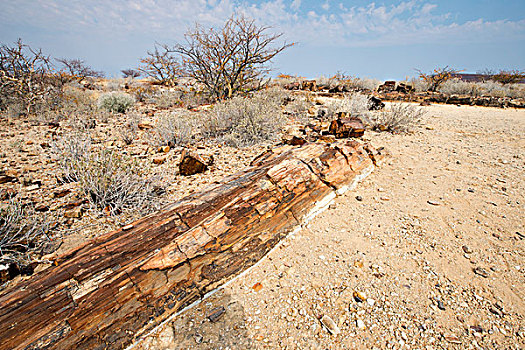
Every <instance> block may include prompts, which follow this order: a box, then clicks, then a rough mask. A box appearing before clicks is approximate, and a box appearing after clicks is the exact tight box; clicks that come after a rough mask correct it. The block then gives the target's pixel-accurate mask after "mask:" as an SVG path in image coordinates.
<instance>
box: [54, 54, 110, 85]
mask: <svg viewBox="0 0 525 350" xmlns="http://www.w3.org/2000/svg"><path fill="white" fill-rule="evenodd" d="M56 60H57V61H58V62H59V63H60V64H62V69H61V73H63V74H65V75H66V76H68V77H69V79H70V80H76V81H78V82H81V81H82V80H84V79H85V78H87V77H93V78H103V77H104V73H103V72H100V71H96V70H94V69H93V68H91V67H89V66H88V65H86V63H85V62H84V61H83V60H81V59H78V58H73V59H70V58H57V59H56Z"/></svg>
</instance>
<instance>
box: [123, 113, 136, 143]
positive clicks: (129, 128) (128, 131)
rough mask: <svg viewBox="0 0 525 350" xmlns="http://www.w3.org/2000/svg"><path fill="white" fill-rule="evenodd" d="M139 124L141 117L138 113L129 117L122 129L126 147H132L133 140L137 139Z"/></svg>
mask: <svg viewBox="0 0 525 350" xmlns="http://www.w3.org/2000/svg"><path fill="white" fill-rule="evenodd" d="M139 123H140V115H139V114H138V113H130V114H129V115H128V118H127V121H126V122H125V123H124V125H122V126H121V127H120V130H119V133H120V137H121V139H122V141H124V143H125V144H126V145H131V144H132V143H133V140H135V139H136V138H137V133H138V131H139Z"/></svg>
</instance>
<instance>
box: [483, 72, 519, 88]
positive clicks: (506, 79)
mask: <svg viewBox="0 0 525 350" xmlns="http://www.w3.org/2000/svg"><path fill="white" fill-rule="evenodd" d="M491 79H492V80H494V81H497V82H498V83H501V84H503V85H506V84H516V83H519V82H520V81H522V80H524V79H525V72H522V71H519V70H506V71H505V70H500V71H499V73H497V74H493V75H492V76H491Z"/></svg>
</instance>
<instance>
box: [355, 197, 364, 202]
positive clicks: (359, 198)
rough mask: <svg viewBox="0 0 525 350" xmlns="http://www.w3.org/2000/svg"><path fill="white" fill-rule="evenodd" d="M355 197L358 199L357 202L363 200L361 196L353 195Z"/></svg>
mask: <svg viewBox="0 0 525 350" xmlns="http://www.w3.org/2000/svg"><path fill="white" fill-rule="evenodd" d="M355 199H356V200H358V201H359V202H362V201H363V197H361V196H355Z"/></svg>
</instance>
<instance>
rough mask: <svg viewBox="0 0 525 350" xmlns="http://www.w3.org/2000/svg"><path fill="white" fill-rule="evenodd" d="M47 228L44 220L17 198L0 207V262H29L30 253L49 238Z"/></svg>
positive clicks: (4, 263) (2, 263)
mask: <svg viewBox="0 0 525 350" xmlns="http://www.w3.org/2000/svg"><path fill="white" fill-rule="evenodd" d="M47 229H48V224H47V223H46V221H45V220H44V219H43V218H38V217H37V216H36V215H35V214H34V211H33V210H32V209H31V208H30V207H24V206H23V205H22V203H21V202H20V201H19V200H17V199H11V200H10V201H9V202H8V203H6V204H5V205H4V206H2V207H0V264H1V265H8V264H11V263H16V264H18V265H20V266H24V265H27V264H28V263H30V262H31V261H32V257H31V255H32V253H33V252H35V251H36V250H38V249H39V248H40V247H42V245H43V244H44V243H45V242H46V241H47V240H48V239H49V238H48V236H47Z"/></svg>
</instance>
